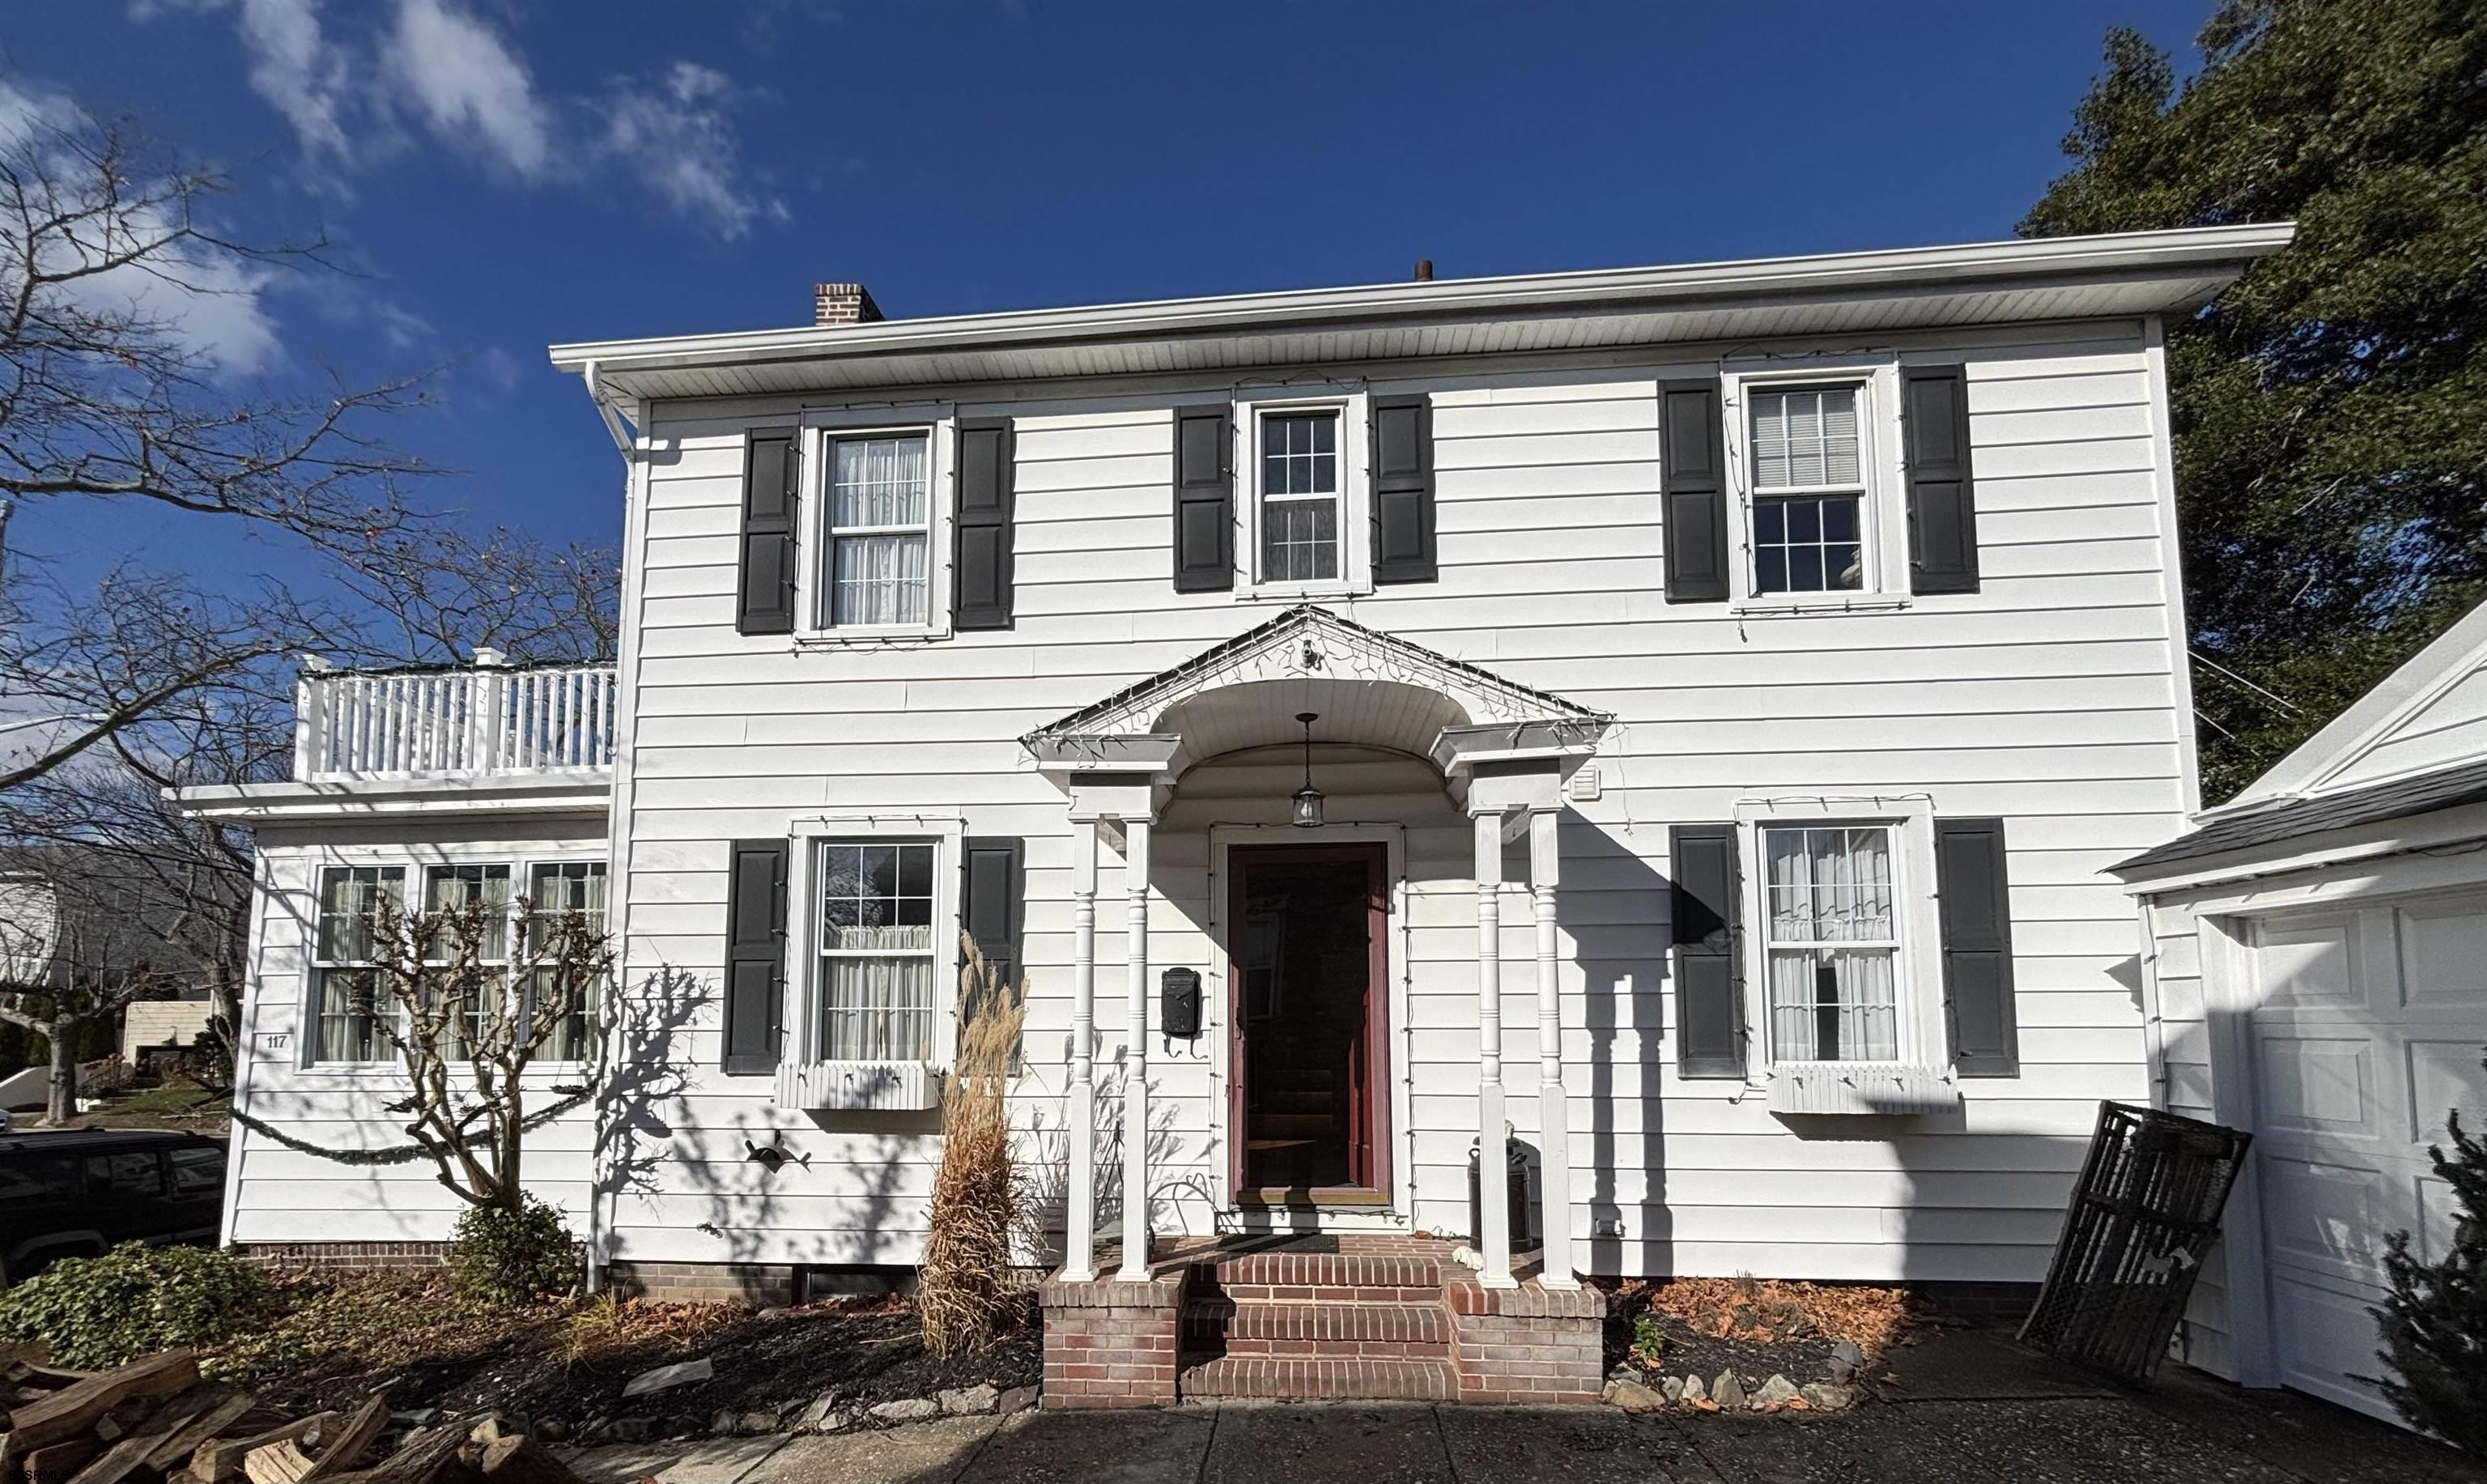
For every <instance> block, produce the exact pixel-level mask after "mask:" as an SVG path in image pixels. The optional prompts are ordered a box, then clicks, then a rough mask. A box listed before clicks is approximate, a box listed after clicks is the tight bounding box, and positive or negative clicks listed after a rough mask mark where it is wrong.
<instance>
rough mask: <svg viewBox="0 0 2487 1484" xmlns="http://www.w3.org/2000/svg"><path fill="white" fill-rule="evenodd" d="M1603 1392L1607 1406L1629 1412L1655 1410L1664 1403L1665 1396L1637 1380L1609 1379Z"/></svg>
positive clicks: (1636, 1412)
mask: <svg viewBox="0 0 2487 1484" xmlns="http://www.w3.org/2000/svg"><path fill="white" fill-rule="evenodd" d="M1603 1394H1604V1396H1605V1398H1606V1403H1607V1406H1609V1407H1614V1408H1619V1409H1621V1410H1622V1411H1625V1412H1629V1413H1635V1414H1638V1413H1643V1412H1656V1411H1657V1410H1658V1409H1659V1408H1661V1407H1663V1406H1665V1405H1666V1398H1664V1397H1663V1396H1661V1395H1659V1394H1658V1393H1657V1392H1655V1391H1653V1390H1651V1389H1650V1388H1649V1387H1647V1386H1642V1385H1641V1384H1640V1383H1639V1382H1637V1381H1609V1382H1607V1388H1606V1391H1605V1392H1604V1393H1603Z"/></svg>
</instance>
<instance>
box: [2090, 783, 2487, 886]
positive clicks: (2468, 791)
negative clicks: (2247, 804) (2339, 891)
mask: <svg viewBox="0 0 2487 1484" xmlns="http://www.w3.org/2000/svg"><path fill="white" fill-rule="evenodd" d="M2474 803H2487V761H2480V762H2475V763H2464V764H2462V765H2460V766H2459V767H2455V768H2445V769H2439V770H2435V771H2433V772H2424V773H2418V774H2416V775H2414V776H2412V777H2407V778H2395V779H2393V780H2392V781H2390V782H2389V783H2377V784H2372V785H2369V786H2368V787H2365V788H2361V789H2346V790H2343V791H2341V792H2340V793H2337V794H2323V795H2318V796H2316V797H2314V798H2292V799H2288V800H2286V801H2285V802H2281V803H2275V804H2272V805H2269V806H2267V807H2264V808H2260V809H2252V810H2247V811H2244V812H2241V813H2236V814H2223V815H2217V816H2214V817H2213V818H2211V819H2210V820H2209V821H2208V822H2207V823H2205V824H2204V825H2203V826H2201V827H2200V828H2198V829H2195V830H2194V831H2192V832H2191V833H2189V834H2182V835H2178V836H2177V837H2176V838H2175V839H2173V840H2170V841H2168V842H2167V843H2166V845H2162V846H2159V847H2157V848H2156V849H2153V850H2147V851H2143V852H2142V853H2141V854H2138V855H2136V856H2134V857H2133V858H2132V859H2130V860H2125V861H2119V862H2117V863H2116V864H2115V865H2113V866H2111V867H2110V868H2109V869H2110V870H2112V871H2113V872H2115V874H2116V875H2118V876H2126V877H2130V876H2136V875H2156V874H2160V873H2161V872H2162V871H2163V869H2164V868H2165V867H2167V866H2170V865H2175V864H2178V863H2180V862H2186V861H2195V860H2207V859H2210V858H2211V857H2213V856H2215V855H2225V854H2231V853H2233V852H2237V851H2249V850H2252V849H2254V848H2255V847H2257V846H2265V845H2277V844H2280V843H2282V842H2283V841H2289V840H2297V839H2302V838H2304V837H2305V836H2307V835H2316V834H2321V833H2323V832H2325V831H2327V830H2333V829H2348V828H2351V827H2352V826H2359V825H2377V824H2381V823H2383V822H2385V821H2387V820H2398V819H2408V818H2409V817H2411V816H2412V815H2417V814H2428V813H2432V812H2433V811H2435V810H2438V809H2450V808H2455V807H2458V806H2459V805H2462V804H2474Z"/></svg>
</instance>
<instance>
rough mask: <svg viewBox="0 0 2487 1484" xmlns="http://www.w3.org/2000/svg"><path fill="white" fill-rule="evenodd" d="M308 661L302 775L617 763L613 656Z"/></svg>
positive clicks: (298, 710) (296, 760) (302, 703)
mask: <svg viewBox="0 0 2487 1484" xmlns="http://www.w3.org/2000/svg"><path fill="white" fill-rule="evenodd" d="M497 658H498V657H496V656H494V655H492V652H491V651H489V650H485V651H479V652H478V654H477V659H478V662H477V663H476V664H474V665H471V666H463V667H461V668H458V669H448V670H334V671H321V670H317V669H314V670H310V671H306V672H305V673H304V674H303V676H302V679H301V682H300V685H299V686H297V688H296V690H295V695H294V729H293V776H294V777H296V778H298V779H303V780H312V779H321V778H374V777H412V776H421V775H429V774H451V773H527V772H552V771H565V770H589V769H609V768H611V767H612V766H613V714H614V697H615V684H614V669H613V666H612V665H610V664H577V665H546V666H541V667H535V668H527V669H517V668H513V667H510V666H508V665H505V664H500V663H497V662H495V661H496V660H497Z"/></svg>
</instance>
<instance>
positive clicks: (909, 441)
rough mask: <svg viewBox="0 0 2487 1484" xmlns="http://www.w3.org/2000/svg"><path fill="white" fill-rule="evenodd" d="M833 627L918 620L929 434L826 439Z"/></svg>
mask: <svg viewBox="0 0 2487 1484" xmlns="http://www.w3.org/2000/svg"><path fill="white" fill-rule="evenodd" d="M828 465H829V501H828V505H829V531H828V538H829V539H828V574H827V575H828V588H829V604H828V606H829V623H830V625H831V626H832V627H858V626H878V625H893V624H895V625H906V624H922V623H924V622H926V621H927V619H926V615H927V612H928V611H929V609H930V606H931V602H932V595H931V587H932V583H931V578H930V576H929V574H930V571H931V567H930V555H931V547H932V521H933V493H932V484H933V475H932V465H933V440H932V439H931V438H930V437H929V436H927V435H926V434H920V433H915V434H896V435H891V436H880V437H853V438H833V439H831V440H830V442H829V459H828Z"/></svg>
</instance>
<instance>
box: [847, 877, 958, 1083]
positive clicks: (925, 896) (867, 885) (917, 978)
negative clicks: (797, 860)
mask: <svg viewBox="0 0 2487 1484" xmlns="http://www.w3.org/2000/svg"><path fill="white" fill-rule="evenodd" d="M819 849H820V856H819V862H820V866H819V871H820V874H819V882H820V884H819V889H818V896H819V899H820V912H821V919H820V921H821V930H820V938H819V942H820V958H821V975H820V990H819V994H820V999H819V1006H820V1020H819V1023H818V1027H817V1034H818V1038H819V1048H820V1051H819V1054H820V1058H821V1059H822V1060H824V1061H924V1060H929V1059H931V1058H932V1057H933V1056H934V1054H935V1050H936V1046H935V1039H934V1023H933V1020H934V1006H935V1004H936V982H935V981H936V974H937V972H938V968H937V965H938V964H939V962H940V961H941V960H940V957H939V956H937V955H936V952H935V945H934V929H933V923H934V890H933V882H934V872H933V864H934V854H935V852H936V845H935V843H934V842H933V841H930V840H904V841H898V840H870V839H867V840H828V841H824V842H823V843H822V844H821V846H820V847H819Z"/></svg>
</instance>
